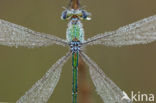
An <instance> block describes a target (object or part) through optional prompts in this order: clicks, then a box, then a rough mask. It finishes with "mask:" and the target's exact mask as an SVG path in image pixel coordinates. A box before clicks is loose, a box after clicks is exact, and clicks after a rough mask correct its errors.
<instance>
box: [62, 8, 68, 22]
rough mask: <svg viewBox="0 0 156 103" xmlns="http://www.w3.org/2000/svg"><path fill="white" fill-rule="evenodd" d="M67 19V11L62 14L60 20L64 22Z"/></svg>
mask: <svg viewBox="0 0 156 103" xmlns="http://www.w3.org/2000/svg"><path fill="white" fill-rule="evenodd" d="M66 18H67V10H65V11H63V12H62V15H61V19H62V20H65V19H66Z"/></svg>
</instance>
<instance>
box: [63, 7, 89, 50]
mask: <svg viewBox="0 0 156 103" xmlns="http://www.w3.org/2000/svg"><path fill="white" fill-rule="evenodd" d="M89 16H90V13H88V12H87V11H85V10H82V9H66V10H65V11H63V12H62V16H61V18H62V19H63V20H68V21H69V23H68V28H67V31H66V38H67V41H68V42H69V44H70V50H71V52H78V51H79V50H80V47H81V43H83V42H84V29H83V25H82V23H81V20H90V17H89Z"/></svg>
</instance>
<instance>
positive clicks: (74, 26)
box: [66, 20, 84, 42]
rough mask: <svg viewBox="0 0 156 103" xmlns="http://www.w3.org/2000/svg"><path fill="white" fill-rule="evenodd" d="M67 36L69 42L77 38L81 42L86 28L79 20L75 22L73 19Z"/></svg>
mask: <svg viewBox="0 0 156 103" xmlns="http://www.w3.org/2000/svg"><path fill="white" fill-rule="evenodd" d="M66 38H67V40H68V42H71V41H72V40H75V39H77V40H79V41H80V42H83V41H84V30H83V27H82V24H81V22H80V21H79V20H78V21H77V22H76V23H73V22H72V21H70V22H69V24H68V28H67V32H66Z"/></svg>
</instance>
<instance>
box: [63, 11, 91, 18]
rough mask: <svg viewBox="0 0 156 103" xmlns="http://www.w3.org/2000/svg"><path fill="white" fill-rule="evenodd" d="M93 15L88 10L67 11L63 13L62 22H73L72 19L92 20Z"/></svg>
mask: <svg viewBox="0 0 156 103" xmlns="http://www.w3.org/2000/svg"><path fill="white" fill-rule="evenodd" d="M90 16H91V14H90V13H89V12H87V11H86V10H82V9H76V10H75V9H66V10H64V11H63V12H62V15H61V19H62V20H71V19H72V18H77V19H80V20H91V17H90Z"/></svg>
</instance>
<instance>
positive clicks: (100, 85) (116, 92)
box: [80, 52, 132, 103]
mask: <svg viewBox="0 0 156 103" xmlns="http://www.w3.org/2000/svg"><path fill="white" fill-rule="evenodd" d="M80 55H81V57H82V59H83V60H84V61H85V62H86V64H87V65H88V66H89V72H90V76H91V79H92V81H93V84H94V86H95V88H96V92H97V93H98V95H100V97H101V98H102V100H103V102H104V103H132V101H131V100H130V99H129V97H128V95H127V94H126V93H125V92H124V91H122V90H121V89H120V88H119V87H118V86H117V85H116V84H115V83H114V82H113V81H112V80H110V79H109V78H108V77H107V76H106V75H105V74H104V72H103V71H102V70H101V69H100V68H99V67H98V66H97V64H95V62H93V61H92V60H91V59H90V58H89V57H88V56H87V55H86V54H85V53H83V52H81V53H80Z"/></svg>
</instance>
